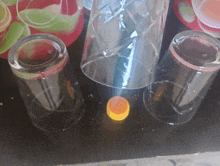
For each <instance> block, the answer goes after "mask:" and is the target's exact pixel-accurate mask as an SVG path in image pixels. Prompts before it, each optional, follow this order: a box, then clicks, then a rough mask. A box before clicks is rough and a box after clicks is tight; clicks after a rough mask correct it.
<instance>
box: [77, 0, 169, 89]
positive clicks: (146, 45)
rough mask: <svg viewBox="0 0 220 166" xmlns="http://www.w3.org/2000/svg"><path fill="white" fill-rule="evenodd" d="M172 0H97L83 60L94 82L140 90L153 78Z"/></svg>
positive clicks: (85, 70) (84, 68)
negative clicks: (170, 0)
mask: <svg viewBox="0 0 220 166" xmlns="http://www.w3.org/2000/svg"><path fill="white" fill-rule="evenodd" d="M168 6H169V0H143V1H142V0H105V1H101V0H94V2H93V8H92V12H91V15H90V21H89V25H88V31H87V36H86V41H85V46H84V53H83V57H82V61H81V69H82V71H83V73H84V74H85V75H86V76H87V77H89V78H90V79H92V80H93V81H95V82H97V83H100V84H102V85H106V86H109V87H115V88H124V89H137V88H142V87H144V86H146V85H148V84H150V83H151V82H152V81H153V80H154V74H155V68H156V65H157V62H158V59H159V52H160V48H161V43H162V37H163V32H164V27H165V22H166V16H167V10H168Z"/></svg>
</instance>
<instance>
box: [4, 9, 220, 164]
mask: <svg viewBox="0 0 220 166" xmlns="http://www.w3.org/2000/svg"><path fill="white" fill-rule="evenodd" d="M85 24H87V22H85ZM85 27H86V26H85ZM183 29H185V27H184V26H183V25H182V24H180V23H179V22H178V19H177V18H176V17H175V16H174V13H173V11H172V8H171V10H170V12H169V15H168V21H167V25H166V32H165V37H164V42H163V49H162V51H161V54H163V53H164V51H165V50H166V49H167V47H168V45H169V44H168V43H170V41H171V39H172V37H173V36H174V35H175V34H176V33H177V32H179V31H181V30H183ZM186 29H187V28H186ZM85 32H86V28H84V30H83V33H82V34H81V36H80V37H79V38H78V39H77V40H76V41H75V42H74V43H73V44H72V45H71V46H70V47H68V51H69V54H70V57H71V62H72V64H73V66H74V69H75V71H76V74H77V76H78V80H79V83H80V85H81V88H82V91H83V95H84V98H85V102H86V108H87V109H86V114H85V116H84V117H83V118H82V119H81V121H80V123H79V124H78V125H76V126H74V127H73V128H71V129H70V130H67V131H65V132H62V133H46V132H43V131H40V130H38V129H37V128H35V127H34V126H33V125H32V124H31V122H30V120H29V117H28V115H27V113H26V109H25V107H24V104H23V101H22V100H21V98H20V95H19V92H18V90H17V87H16V83H15V81H14V79H13V76H12V75H11V72H10V70H9V67H8V65H7V61H6V60H2V59H1V60H0V64H1V76H0V83H1V84H0V85H1V86H0V103H2V104H0V165H10V166H11V165H28V166H29V165H58V164H76V163H87V162H98V161H106V160H117V159H133V158H141V157H153V156H159V155H177V154H189V153H197V152H207V151H219V150H220V144H219V142H220V111H219V110H220V95H219V94H220V88H219V82H220V75H218V76H217V78H216V79H215V81H214V83H213V85H212V86H211V89H210V90H209V91H208V94H207V95H206V97H205V98H204V100H203V102H202V104H201V106H200V108H199V110H198V112H197V114H196V115H195V117H194V118H193V119H192V120H191V121H190V122H188V123H186V124H184V125H180V126H170V125H167V124H164V123H161V122H159V121H157V120H155V119H154V118H153V117H152V116H151V115H150V114H149V113H148V112H147V111H146V109H145V108H144V106H143V103H142V89H141V90H137V91H123V92H122V96H125V97H126V98H127V99H128V100H129V102H130V104H131V113H130V114H129V116H128V118H127V119H126V120H125V121H123V122H121V123H115V122H113V121H111V120H110V119H109V118H108V117H107V115H106V110H105V106H106V103H107V101H108V99H109V98H110V97H111V96H113V95H114V94H115V93H117V91H116V90H114V89H110V88H105V87H103V86H101V85H98V84H96V83H94V82H92V81H90V80H89V79H88V78H86V77H85V76H84V75H83V74H82V72H81V70H80V69H79V63H80V60H81V55H82V50H83V43H84V38H85Z"/></svg>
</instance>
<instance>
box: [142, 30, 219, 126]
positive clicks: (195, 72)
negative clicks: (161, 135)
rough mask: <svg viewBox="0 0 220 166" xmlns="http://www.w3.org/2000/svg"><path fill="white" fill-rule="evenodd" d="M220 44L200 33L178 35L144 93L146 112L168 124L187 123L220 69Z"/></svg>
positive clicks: (187, 32) (190, 32)
mask: <svg viewBox="0 0 220 166" xmlns="http://www.w3.org/2000/svg"><path fill="white" fill-rule="evenodd" d="M219 58H220V43H219V41H218V40H217V39H215V38H214V37H211V36H209V35H208V34H205V33H203V32H198V31H192V30H191V31H183V32H181V33H179V34H177V35H176V36H175V37H174V38H173V40H172V42H171V44H170V46H169V49H168V51H167V53H166V54H165V56H164V57H163V58H162V60H161V61H160V63H159V65H158V68H157V72H156V79H155V82H154V83H152V84H151V85H149V86H148V87H146V89H145V90H144V104H145V107H146V109H147V110H148V111H149V112H150V113H151V114H152V115H153V116H154V117H155V118H156V119H159V120H161V121H163V122H165V123H168V124H171V125H175V124H182V123H185V122H188V121H189V120H190V119H192V117H193V116H194V114H195V113H196V111H197V109H198V107H199V105H200V103H201V101H202V99H203V98H204V96H205V95H206V93H207V91H208V89H209V87H210V85H211V84H212V82H213V80H214V78H215V76H216V75H217V73H218V71H219V68H220V60H219Z"/></svg>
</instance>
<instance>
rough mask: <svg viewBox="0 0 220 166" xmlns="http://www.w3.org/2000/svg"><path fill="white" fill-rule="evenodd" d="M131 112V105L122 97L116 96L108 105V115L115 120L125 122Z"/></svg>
mask: <svg viewBox="0 0 220 166" xmlns="http://www.w3.org/2000/svg"><path fill="white" fill-rule="evenodd" d="M129 111H130V105H129V103H128V101H127V100H126V99H125V98H123V97H121V96H115V97H113V98H111V99H110V100H109V101H108V103H107V114H108V116H109V117H110V118H111V119H113V120H116V121H121V120H124V119H125V118H127V116H128V115H129Z"/></svg>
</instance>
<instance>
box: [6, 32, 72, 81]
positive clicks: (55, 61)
mask: <svg viewBox="0 0 220 166" xmlns="http://www.w3.org/2000/svg"><path fill="white" fill-rule="evenodd" d="M40 39H43V40H49V41H51V42H54V44H57V45H58V46H59V49H60V50H59V55H58V56H56V57H55V56H53V57H52V58H51V59H49V60H48V61H47V63H45V64H44V63H41V64H37V65H28V64H25V65H22V64H23V63H21V62H19V63H18V62H17V61H16V60H17V59H19V55H18V54H17V53H16V51H17V50H18V49H19V48H20V47H22V46H23V45H24V44H26V43H28V42H31V41H38V40H40ZM67 60H68V54H67V49H66V46H65V44H64V43H63V41H62V40H61V39H59V38H58V37H56V36H53V35H49V34H33V35H29V36H27V37H24V38H22V39H20V40H19V41H18V42H17V43H15V44H14V45H13V46H12V47H11V48H10V50H9V53H8V63H9V65H10V67H11V68H12V71H13V72H14V74H15V75H16V76H18V77H22V78H27V79H38V78H42V77H48V76H50V75H52V74H54V72H58V71H60V70H61V69H62V68H63V66H65V64H66V62H67ZM33 68H34V70H32V69H33ZM42 68H45V70H44V71H41V69H42ZM23 72H26V73H25V74H24V73H23Z"/></svg>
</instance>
